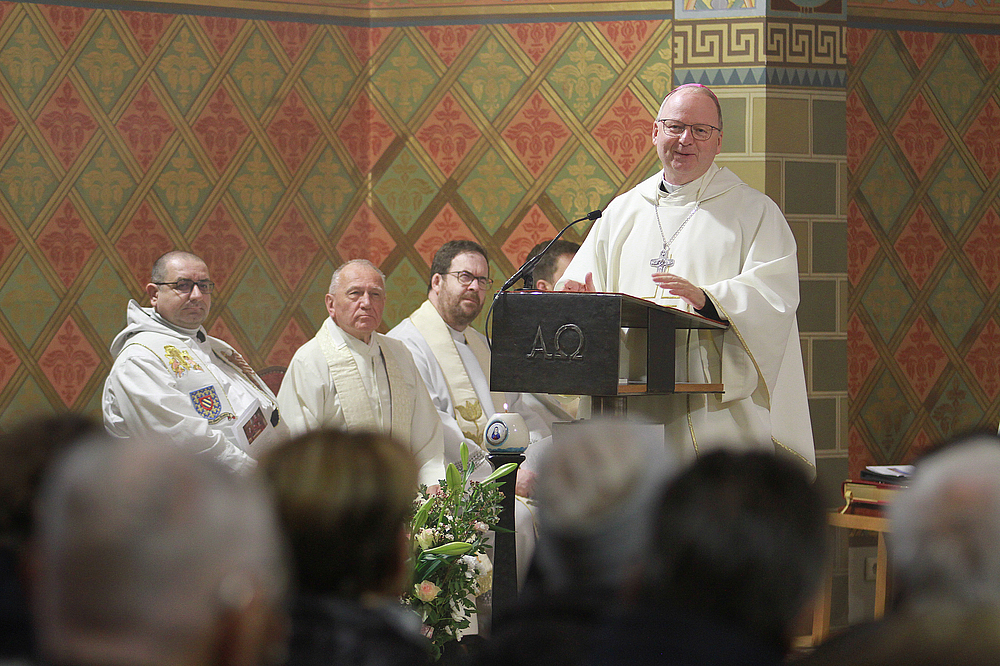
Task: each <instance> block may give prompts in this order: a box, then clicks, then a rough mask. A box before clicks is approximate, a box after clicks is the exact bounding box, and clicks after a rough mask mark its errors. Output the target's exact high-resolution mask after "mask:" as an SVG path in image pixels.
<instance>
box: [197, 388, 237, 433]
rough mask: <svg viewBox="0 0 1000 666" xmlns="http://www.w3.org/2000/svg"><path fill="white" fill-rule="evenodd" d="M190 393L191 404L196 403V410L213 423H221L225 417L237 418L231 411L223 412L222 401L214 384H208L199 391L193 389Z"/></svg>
mask: <svg viewBox="0 0 1000 666" xmlns="http://www.w3.org/2000/svg"><path fill="white" fill-rule="evenodd" d="M189 395H190V396H191V404H192V405H194V411H195V412H197V413H198V416H200V417H202V418H204V419H206V420H207V421H208V422H209V423H211V424H212V425H215V424H216V423H219V422H220V421H222V420H223V419H233V418H235V416H234V415H233V414H230V413H229V412H226V413H225V414H223V413H222V401H221V400H219V394H218V393H216V392H215V387H214V386H206V387H205V388H201V389H198V390H197V391H191V393H190V394H189Z"/></svg>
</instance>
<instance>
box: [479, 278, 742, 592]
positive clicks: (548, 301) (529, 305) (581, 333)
mask: <svg viewBox="0 0 1000 666" xmlns="http://www.w3.org/2000/svg"><path fill="white" fill-rule="evenodd" d="M622 328H629V329H636V328H643V329H647V339H646V372H645V375H646V377H647V380H646V381H645V382H642V383H639V382H629V383H623V382H620V381H619V377H618V375H619V360H620V353H621V330H622ZM692 328H700V329H714V330H725V329H726V328H728V324H727V323H725V322H719V321H715V320H713V319H708V318H706V317H702V316H700V315H697V314H692V313H689V312H684V311H682V310H677V309H676V308H668V307H664V306H662V305H657V304H655V303H652V302H650V301H646V300H643V299H641V298H636V297H634V296H627V295H625V294H607V293H600V294H590V293H569V292H544V291H527V292H525V291H520V292H506V293H502V294H498V295H497V297H496V300H495V301H494V303H493V338H492V360H491V364H490V390H491V391H512V392H522V393H562V394H570V395H589V396H592V397H593V404H592V413H593V414H594V415H595V416H597V415H602V414H603V415H609V414H618V415H621V414H624V413H625V398H626V396H629V395H659V394H666V393H721V392H722V391H723V384H722V381H721V377H720V378H719V382H718V383H713V384H691V383H683V382H678V381H677V380H676V375H675V368H674V359H675V355H676V347H675V339H676V332H677V331H678V330H684V329H692ZM504 492H509V491H508V489H507V488H505V489H504ZM511 505H512V502H511ZM506 510H507V507H506V506H505V515H503V516H502V517H501V524H502V525H505V526H509V529H512V530H513V529H514V516H513V508H512V506H511V509H510V511H511V513H510V515H506ZM512 536H513V535H511V537H512ZM510 542H511V543H512V542H513V539H512V538H511V539H510ZM504 546H505V547H501V540H500V539H499V538H498V539H497V550H496V553H495V557H494V574H495V575H494V580H495V582H494V595H493V605H494V608H498V607H502V606H505V605H507V604H508V603H510V602H513V600H514V599H513V597H514V596H515V595H516V589H517V588H516V582H515V583H513V584H511V582H510V581H509V580H508V581H500V580H499V579H501V578H502V575H501V574H503V576H509V575H510V574H509V573H508V572H510V571H511V570H513V571H516V568H515V567H516V559H517V555H516V553H515V552H514V550H513V549H512V546H506V543H505V544H504ZM507 548H511V550H509V551H508V550H507ZM511 563H513V564H511ZM497 583H499V585H498V584H497Z"/></svg>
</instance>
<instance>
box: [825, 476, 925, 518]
mask: <svg viewBox="0 0 1000 666" xmlns="http://www.w3.org/2000/svg"><path fill="white" fill-rule="evenodd" d="M912 474H913V466H912V465H869V466H868V467H866V468H865V469H863V470H861V478H860V479H858V480H851V479H848V480H847V481H844V483H843V484H842V489H843V491H844V508H843V509H841V510H840V512H841V513H852V514H856V515H861V516H884V515H885V511H886V509H887V508H888V506H889V505H890V504H891V503H892V500H893V497H894V496H895V494H896V493H898V492H899V491H900V490H901V489H903V488H905V487H906V484H907V483H908V482H909V479H910V476H912Z"/></svg>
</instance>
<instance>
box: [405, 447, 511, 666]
mask: <svg viewBox="0 0 1000 666" xmlns="http://www.w3.org/2000/svg"><path fill="white" fill-rule="evenodd" d="M461 457H462V471H461V472H459V471H458V468H457V467H455V465H453V464H449V465H448V467H447V469H446V470H445V479H444V482H443V483H442V484H441V492H440V494H438V495H431V494H429V493H428V492H427V487H426V486H423V485H422V486H420V493H419V495H418V497H417V499H416V500H415V503H414V510H415V513H414V515H413V522H412V523H411V525H410V534H412V535H413V580H414V585H413V587H412V588H411V589H410V591H409V592H408V593H407V594H405V595H404V596H403V603H404V604H406V605H407V606H409V607H410V608H412V609H413V610H414V611H416V612H417V614H418V615H419V616H420V618H421V620H422V621H423V624H424V634H425V635H426V636H427V637H428V638H430V640H431V644H432V645H433V651H434V656H435V658H438V657H440V655H441V650H442V647H443V646H444V645H445V644H446V643H448V642H449V641H454V640H457V639H458V638H459V636H460V632H461V630H463V629H467V628H468V627H469V622H470V617H471V613H472V612H474V611H475V608H476V605H475V598H476V597H477V596H479V595H481V594H485V593H486V592H488V591H489V590H490V588H491V587H492V565H490V562H489V559H488V558H487V556H486V547H487V546H486V533H487V532H488V531H489V530H491V529H495V528H496V524H497V522H498V521H499V519H500V500H501V497H502V493H501V492H500V489H499V485H500V483H499V481H498V479H500V478H501V477H503V476H505V475H507V474H509V473H511V472H512V471H514V470H515V469H516V468H517V463H508V464H506V465H502V466H501V467H499V468H498V469H497V470H496V471H494V472H493V473H492V474H490V475H489V476H488V477H486V478H485V479H483V480H482V481H478V482H477V481H469V475H470V474H472V470H473V469H474V468H475V467H474V465H470V464H469V449H468V446H466V444H465V443H463V444H462V447H461Z"/></svg>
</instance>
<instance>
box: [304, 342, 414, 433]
mask: <svg viewBox="0 0 1000 666" xmlns="http://www.w3.org/2000/svg"><path fill="white" fill-rule="evenodd" d="M345 335H346V334H345ZM372 335H378V333H372ZM317 337H318V338H319V346H320V349H322V350H323V356H324V357H325V358H326V362H327V365H329V366H330V377H331V378H332V379H333V385H334V387H336V389H337V399H338V400H339V401H340V408H341V409H343V410H344V420H345V421H346V422H347V429H348V430H349V431H350V432H360V431H370V432H382V430H383V428H382V424H381V423H380V422H379V420H378V418H377V416H376V414H375V410H373V409H372V405H371V401H370V400H369V397H368V391H367V389H365V384H364V382H363V381H362V380H361V371H360V370H358V364H357V362H356V361H355V360H354V355H353V354H352V353H351V350H350V349H349V348H348V347H347V346H344V347H338V346H337V343H336V341H335V340H334V338H333V335H332V334H331V333H330V331H329V330H327V328H326V325H324V326H321V327H320V329H319V332H318V333H317ZM379 352H380V356H381V357H382V361H383V362H384V363H385V373H386V375H387V376H388V377H389V392H390V395H391V400H390V401H389V405H383V406H382V408H383V409H386V408H388V409H389V414H390V423H391V426H390V431H389V433H388V434H390V435H394V436H395V437H397V438H399V439H400V440H402V441H405V442H406V443H409V442H410V421H411V419H412V416H413V396H412V394H411V393H410V392H409V391H405V390H402V388H401V387H404V386H405V385H406V383H405V381H404V380H403V375H402V373H401V372H400V368H399V363H398V362H397V361H396V357H395V356H394V355H393V354H386V353H384V350H383V349H382V348H381V345H380V346H379ZM377 374H378V373H377V372H376V378H375V381H376V385H375V386H374V387H373V388H374V391H375V393H376V395H377V394H378V385H377ZM394 388H396V389H398V390H395V391H394V390H393V389H394Z"/></svg>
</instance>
